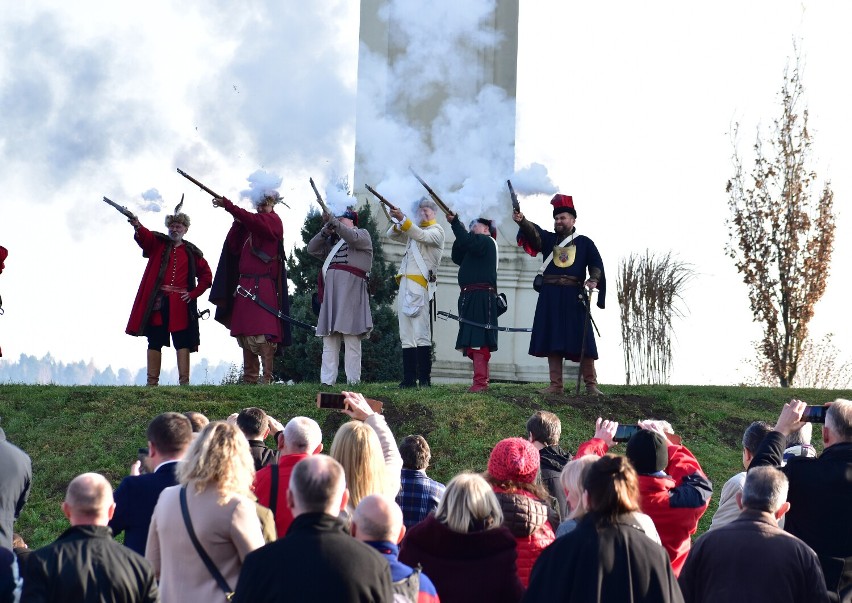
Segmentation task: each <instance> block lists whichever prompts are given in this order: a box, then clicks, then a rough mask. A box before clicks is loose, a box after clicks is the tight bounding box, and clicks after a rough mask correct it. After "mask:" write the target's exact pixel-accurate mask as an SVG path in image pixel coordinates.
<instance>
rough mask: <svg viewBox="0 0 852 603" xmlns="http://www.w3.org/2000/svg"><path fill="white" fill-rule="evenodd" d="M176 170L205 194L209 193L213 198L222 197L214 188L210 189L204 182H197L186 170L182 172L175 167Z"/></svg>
mask: <svg viewBox="0 0 852 603" xmlns="http://www.w3.org/2000/svg"><path fill="white" fill-rule="evenodd" d="M177 172H178V174H180V175H181V176H183V177H184V178H186V179H187V180H189V181H190V182H192V183H193V184H194V185H196V186H197V187H198V188H200V189H201V190H203V191H204V192H205V193H207V194H209V195H212V196H213V197H215V198H217V199H222V195H220V194H218V193H217V192H215V191H214V190H212V189H210V188H209V187H207V186H205V185H204V184H202V183H201V182H199V181H198V180H196V179H195V178H193V177H192V176H190V175H189V174H187V173H186V172H184V171H183V170H182V169H180V168H178V169H177Z"/></svg>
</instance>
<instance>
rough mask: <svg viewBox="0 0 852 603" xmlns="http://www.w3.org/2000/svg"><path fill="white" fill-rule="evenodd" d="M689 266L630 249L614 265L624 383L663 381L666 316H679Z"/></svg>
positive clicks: (667, 357) (668, 333)
mask: <svg viewBox="0 0 852 603" xmlns="http://www.w3.org/2000/svg"><path fill="white" fill-rule="evenodd" d="M694 274H695V273H694V272H693V271H692V269H691V267H690V266H689V264H686V263H684V262H681V261H678V260H676V259H674V258H673V257H672V254H671V252H669V253H666V254H665V255H662V256H659V257H657V256H655V255H654V254H652V253H651V252H650V251H648V250H646V251H645V253H644V254H643V255H639V254H635V253H632V254H630V255H629V256H628V257H627V258H624V259H622V260H621V261H620V262H619V266H618V282H617V283H616V285H617V289H618V305H619V306H620V307H621V343H622V347H623V348H624V372H625V376H626V381H627V384H628V385H630V384H631V383H667V382H668V379H669V373H670V371H671V364H672V345H671V339H672V334H673V329H672V318H673V317H675V316H682V315H683V313H682V312H681V310H680V309H679V308H678V302H682V301H683V295H682V294H683V290H684V288H685V286H686V283H687V282H688V281H689V280H690V279H691V278H692V277H693V276H694Z"/></svg>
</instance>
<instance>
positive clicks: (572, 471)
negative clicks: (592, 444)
mask: <svg viewBox="0 0 852 603" xmlns="http://www.w3.org/2000/svg"><path fill="white" fill-rule="evenodd" d="M597 460H598V457H597V456H595V455H594V454H587V455H586V456H581V457H580V458H576V459H574V460H573V461H568V462H567V463H566V464H565V466H564V467H563V468H562V473H560V474H559V483H560V484H561V485H562V489H563V490H565V491H566V492H569V491H570V492H576V493H577V506H576V507H574V508H572V509H571V512H570V513H569V514H568V517H566V519H580V518H581V517H582V516H583V515H585V514H586V507H585V505H584V504H583V479H584V478H585V477H586V473H588V471H589V467H590V466H591V465H592V463H594V462H595V461H597Z"/></svg>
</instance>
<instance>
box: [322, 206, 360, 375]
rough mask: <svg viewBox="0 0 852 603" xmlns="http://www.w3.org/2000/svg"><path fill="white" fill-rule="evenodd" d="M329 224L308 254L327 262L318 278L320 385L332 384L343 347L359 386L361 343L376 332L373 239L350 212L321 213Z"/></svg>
mask: <svg viewBox="0 0 852 603" xmlns="http://www.w3.org/2000/svg"><path fill="white" fill-rule="evenodd" d="M323 221H324V222H325V225H324V226H323V228H322V230H320V231H319V232H318V233H317V234H316V235H315V236H314V238H313V239H311V240H310V241H309V242H308V248H307V249H308V253H310V254H311V255H312V256H314V257H317V258H320V259H322V260H325V263H324V264H323V266H322V271H321V273H320V292H319V297H320V299H321V300H322V306H321V307H320V312H319V319H318V321H317V335H318V336H320V337H322V338H323V339H322V366H321V368H320V381H321V382H322V383H323V385H334V384H335V383H336V382H337V372H338V367H339V362H340V346H341V344H343V346H344V366H345V370H346V382H347V383H349V384H350V385H351V384H354V383H358V382H360V381H361V340H362V339H364V338H365V337H368V336H369V335H370V331H372V330H373V315H372V314H371V312H370V295H369V293H368V291H367V283H368V281H369V280H370V268H371V267H372V265H373V240H372V239H371V238H370V233H369V232H367V231H366V230H365V229H363V228H358V214H357V213H356V212H355V210H354V209H352V208H351V207H348V208H346V211H345V212H343V213H341V214H340V215H338V216H329V215H328V214H325V213H324V214H323Z"/></svg>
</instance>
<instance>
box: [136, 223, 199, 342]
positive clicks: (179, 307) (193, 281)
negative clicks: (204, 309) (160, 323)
mask: <svg viewBox="0 0 852 603" xmlns="http://www.w3.org/2000/svg"><path fill="white" fill-rule="evenodd" d="M134 239H135V240H136V242H137V243H138V244H139V247H141V248H142V257H145V258H148V264H147V265H146V266H145V272H144V274H143V275H142V282H141V283H139V290H138V291H137V293H136V299H135V301H134V302H133V309H132V310H131V312H130V319H129V320H128V321H127V328H126V329H125V333H127V334H128V335H133V336H140V335H144V334H145V327H147V326H148V321H149V320H150V319H151V316H152V314H153V313H154V302H155V300H156V297H157V296H156V293H157V292H158V291H159V290H160V286H161V285H163V284H164V283H165V282H166V277H167V276H168V267H169V266H168V262H169V257H170V256H171V255H172V249H173V248H174V245H173V244H172V241H171V239H169V237H168V236H166V235H164V234H162V233H159V232H151V231H150V230H148V229H147V228H145V227H144V226H140V227H139V230H138V231H137V232H136V235H135V236H134ZM183 247H184V248H185V250H186V257H187V262H188V267H187V268H188V269H187V277H186V282H184V283H175V285H176V286H181V287H185V288H186V290H187V291H188V292H189V294H190V297H191V298H192V299H191V301H190V302H189V303H188V304H187V303H185V302H183V301H182V300H181V299H180V296H179V295H170V296H169V304H170V312H171V313H172V314H175V315H176V314H177V313H178V312H183V313H185V316H186V320H187V323H186V324H187V326H188V327H189V328H191V329H194V330H195V333H196V334H197V332H198V317H197V316H196V313H195V312H196V310H197V306H196V302H195V300H196V299H197V298H198V297H199V296H200V295H201V294H202V293H204V292H205V291H206V290H207V289H209V288H210V284H211V283H212V282H213V274H212V273H211V272H210V266H209V265H208V264H207V261H206V260H205V259H204V257H203V255H202V253H201V250H200V249H198V247H196V246H195V245H193V244H192V243H189V242H187V241H184V245H183ZM181 318H183V315H181ZM197 348H198V338H197V335H196V338H195V342H194V345H193V347H192V349H193V350H194V349H197Z"/></svg>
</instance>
